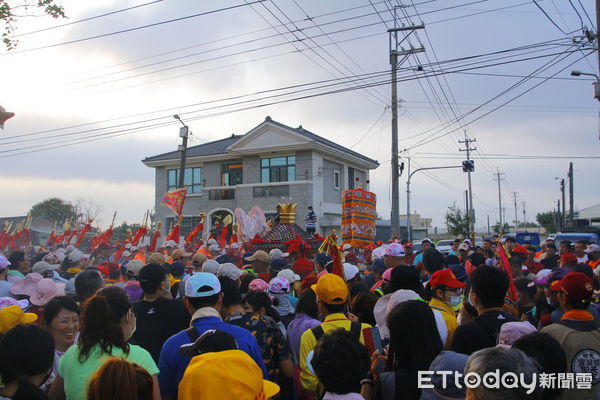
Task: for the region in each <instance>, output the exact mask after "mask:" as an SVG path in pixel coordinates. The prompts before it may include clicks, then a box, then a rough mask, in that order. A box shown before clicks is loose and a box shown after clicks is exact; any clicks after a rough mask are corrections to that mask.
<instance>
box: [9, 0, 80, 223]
mask: <svg viewBox="0 0 600 400" xmlns="http://www.w3.org/2000/svg"><path fill="white" fill-rule="evenodd" d="M0 1H1V0H0ZM29 214H31V216H32V217H38V216H44V217H46V218H48V219H49V220H50V221H54V222H56V223H57V224H59V225H62V224H64V223H65V222H66V221H67V219H69V218H72V219H73V220H75V219H76V218H77V217H78V215H77V212H76V210H75V207H74V206H73V204H71V203H69V202H68V201H65V200H63V199H59V198H57V197H52V198H50V199H46V200H44V201H41V202H39V203H37V204H35V205H34V206H33V207H31V209H30V210H29Z"/></svg>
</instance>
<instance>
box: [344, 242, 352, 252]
mask: <svg viewBox="0 0 600 400" xmlns="http://www.w3.org/2000/svg"><path fill="white" fill-rule="evenodd" d="M351 248H352V246H350V244H349V243H346V244H345V245H343V246H342V250H344V251H346V250H350V249H351Z"/></svg>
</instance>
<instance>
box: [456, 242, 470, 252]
mask: <svg viewBox="0 0 600 400" xmlns="http://www.w3.org/2000/svg"><path fill="white" fill-rule="evenodd" d="M458 249H459V250H465V251H469V245H468V244H466V243H461V244H460V246H458Z"/></svg>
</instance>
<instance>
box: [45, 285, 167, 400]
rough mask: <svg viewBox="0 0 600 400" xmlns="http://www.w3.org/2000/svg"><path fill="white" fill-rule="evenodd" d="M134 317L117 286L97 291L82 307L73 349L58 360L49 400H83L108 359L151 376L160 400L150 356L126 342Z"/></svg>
mask: <svg viewBox="0 0 600 400" xmlns="http://www.w3.org/2000/svg"><path fill="white" fill-rule="evenodd" d="M135 324H136V322H135V314H134V313H133V311H132V307H131V302H130V301H129V297H128V296H127V294H126V293H125V291H124V290H123V289H122V288H120V287H118V286H109V287H105V288H102V289H100V290H99V291H98V292H97V293H96V294H95V295H94V296H92V297H90V298H89V299H88V300H87V301H86V302H85V304H84V306H83V315H82V324H81V330H80V333H79V340H78V343H77V345H76V346H71V347H70V348H69V349H68V350H67V351H66V352H65V354H64V356H63V357H62V359H61V360H60V363H59V366H58V374H57V376H56V380H55V381H54V384H53V385H52V388H51V390H50V397H51V399H53V400H54V399H65V398H66V399H68V400H84V399H86V396H87V389H88V383H89V380H90V378H91V376H92V375H93V374H94V373H95V372H96V371H97V370H98V369H99V368H100V367H101V366H102V365H103V364H104V363H105V362H106V361H107V360H108V359H109V358H111V357H118V358H123V359H126V360H127V361H130V362H133V363H135V364H138V365H139V366H141V367H142V368H144V369H145V370H146V371H148V372H149V373H150V375H152V380H153V388H154V389H153V396H154V398H155V399H156V400H158V399H160V391H159V388H158V381H157V379H156V375H157V374H158V368H157V367H156V364H155V362H154V360H153V359H152V357H151V356H150V353H148V352H147V351H146V350H144V349H142V348H141V347H139V346H136V345H130V344H128V343H127V340H128V339H129V338H130V337H131V335H132V334H133V332H134V331H135V327H136V325H135Z"/></svg>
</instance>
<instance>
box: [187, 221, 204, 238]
mask: <svg viewBox="0 0 600 400" xmlns="http://www.w3.org/2000/svg"><path fill="white" fill-rule="evenodd" d="M203 230H204V224H203V223H202V220H200V223H199V224H198V225H196V227H195V228H194V229H193V230H192V231H191V232H190V233H188V235H187V236H186V237H185V242H186V243H194V241H195V240H196V237H197V236H198V234H199V233H200V232H202V231H203Z"/></svg>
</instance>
